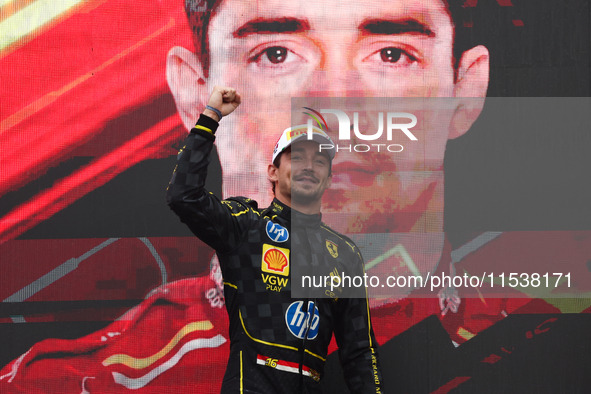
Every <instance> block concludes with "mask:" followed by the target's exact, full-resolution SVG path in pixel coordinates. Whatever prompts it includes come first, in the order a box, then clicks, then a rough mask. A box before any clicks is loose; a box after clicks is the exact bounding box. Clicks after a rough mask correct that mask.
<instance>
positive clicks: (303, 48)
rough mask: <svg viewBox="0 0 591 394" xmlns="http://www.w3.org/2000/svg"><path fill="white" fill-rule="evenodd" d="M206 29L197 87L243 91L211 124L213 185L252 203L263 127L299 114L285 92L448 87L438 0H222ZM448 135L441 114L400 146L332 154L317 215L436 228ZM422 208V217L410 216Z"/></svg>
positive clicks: (448, 27)
mask: <svg viewBox="0 0 591 394" xmlns="http://www.w3.org/2000/svg"><path fill="white" fill-rule="evenodd" d="M208 39H209V48H210V67H209V70H210V75H209V77H208V78H207V90H206V92H204V94H203V95H206V94H207V93H208V92H210V91H211V89H212V87H213V86H215V85H224V86H231V87H234V88H236V90H237V91H238V92H240V94H241V95H242V98H243V100H242V105H241V106H240V107H239V108H238V110H237V111H235V112H234V113H233V114H232V115H231V116H228V117H227V118H225V119H224V120H223V121H222V122H221V128H220V130H219V131H218V132H217V147H218V154H219V157H220V161H221V164H222V169H223V194H224V196H226V197H227V196H231V195H248V196H250V197H252V198H255V199H257V200H258V201H259V203H261V205H265V204H266V203H268V202H270V200H271V198H272V194H271V192H270V190H269V187H268V181H267V177H266V167H267V163H268V160H269V158H270V156H271V155H272V151H273V147H274V143H275V141H276V140H277V134H276V132H274V131H275V130H281V129H284V128H286V127H289V126H292V125H295V124H299V123H305V119H301V120H298V119H292V117H291V98H292V97H452V96H454V94H455V93H456V91H455V87H456V84H455V83H454V69H453V61H452V39H453V26H452V22H451V19H450V17H449V15H448V14H447V11H446V9H445V7H444V4H443V2H442V1H441V0H400V1H396V2H387V1H383V0H366V1H349V2H342V1H337V0H327V1H322V2H316V3H310V2H303V1H291V2H285V1H282V0H258V1H257V2H254V3H253V1H246V0H226V1H224V2H222V4H221V5H220V7H219V8H218V9H217V12H216V14H215V15H214V17H213V18H212V20H211V22H210V25H209V30H208ZM487 67H488V66H487ZM487 78H488V77H487ZM177 104H178V101H177ZM197 110H199V109H197ZM192 120H193V119H192ZM186 123H189V122H186ZM191 126H192V125H189V127H191ZM367 127H368V129H370V128H371V127H373V125H371V124H370V125H368V126H367ZM370 130H371V129H370ZM448 135H449V133H448V128H447V125H445V124H444V125H442V126H441V127H439V128H437V129H430V130H422V134H421V135H420V136H419V142H418V143H415V144H414V145H412V147H410V146H409V147H408V149H405V151H404V152H401V153H385V154H367V153H355V152H352V153H348V152H347V153H346V154H341V153H339V154H337V156H336V158H335V160H334V162H333V165H334V167H333V172H334V174H335V176H334V179H333V187H332V188H331V189H329V191H328V192H327V196H325V198H324V200H323V202H324V204H323V213H324V214H325V218H326V219H327V222H328V223H329V224H331V225H333V226H335V227H336V228H337V229H338V230H340V231H343V232H347V231H348V232H364V231H365V232H380V231H384V232H409V231H413V232H414V231H419V232H423V231H441V230H442V223H443V206H442V204H443V172H442V166H443V156H444V151H445V144H446V141H447V139H448ZM351 142H352V143H355V141H351ZM399 142H402V141H396V140H395V141H392V142H391V143H399ZM429 211H430V212H431V213H432V215H431V218H432V220H431V219H430V220H421V219H422V218H424V216H425V212H429ZM336 213H338V214H339V215H338V216H339V218H338V219H336V222H335V221H331V215H332V214H336ZM343 213H344V214H345V216H347V215H348V216H347V217H346V218H345V219H344V220H343V219H342V217H343V216H342V214H343ZM400 213H404V214H402V215H400ZM332 217H335V215H333V216H332ZM401 218H402V219H401ZM429 223H435V225H433V226H431V225H430V224H429Z"/></svg>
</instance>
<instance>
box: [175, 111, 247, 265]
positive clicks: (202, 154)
mask: <svg viewBox="0 0 591 394" xmlns="http://www.w3.org/2000/svg"><path fill="white" fill-rule="evenodd" d="M217 127H218V123H217V122H216V121H214V120H213V119H211V118H209V117H207V116H205V115H201V117H200V118H199V121H198V122H197V124H196V125H195V127H193V129H191V132H190V133H189V135H188V136H187V138H186V139H185V142H184V147H183V148H182V149H181V150H180V151H179V154H178V156H177V165H176V168H175V169H174V173H173V174H172V178H171V180H170V183H169V185H168V189H167V193H166V200H167V202H168V205H169V206H170V208H171V209H172V210H173V211H174V212H175V213H176V214H177V215H178V216H179V218H180V219H181V221H182V222H183V223H185V224H186V225H187V226H188V227H189V229H190V230H191V231H192V232H193V234H195V235H196V236H197V237H198V238H199V239H201V240H202V241H203V242H205V243H206V244H208V245H209V246H211V247H212V248H214V249H215V250H216V251H217V252H218V253H221V254H223V253H227V252H229V251H232V250H234V249H235V248H237V247H238V246H239V245H240V242H241V241H242V240H243V239H244V237H243V236H242V235H243V233H244V232H245V231H246V229H247V228H248V224H249V218H252V216H253V215H256V216H258V212H257V211H256V202H254V201H252V200H249V199H245V198H236V199H229V200H224V201H220V200H219V199H218V198H217V197H216V196H215V195H214V194H213V193H211V192H209V191H207V190H206V189H205V179H206V177H207V167H208V165H209V163H210V153H211V149H212V148H213V142H214V141H215V134H214V133H215V131H216V129H217Z"/></svg>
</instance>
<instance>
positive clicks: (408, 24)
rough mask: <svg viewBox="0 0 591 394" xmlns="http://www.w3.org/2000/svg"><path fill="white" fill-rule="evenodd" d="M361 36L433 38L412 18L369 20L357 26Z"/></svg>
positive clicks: (421, 23) (428, 29)
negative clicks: (413, 35) (420, 36)
mask: <svg viewBox="0 0 591 394" xmlns="http://www.w3.org/2000/svg"><path fill="white" fill-rule="evenodd" d="M359 30H360V31H361V33H362V34H375V35H397V34H418V35H423V36H426V37H435V33H434V32H433V31H432V30H431V29H430V28H429V26H428V25H426V24H425V23H423V22H420V21H418V20H417V19H414V18H405V19H394V20H388V19H369V20H366V21H363V22H362V23H361V25H359Z"/></svg>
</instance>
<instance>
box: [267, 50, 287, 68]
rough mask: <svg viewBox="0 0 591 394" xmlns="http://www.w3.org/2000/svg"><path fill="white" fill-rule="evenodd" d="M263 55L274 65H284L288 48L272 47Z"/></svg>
mask: <svg viewBox="0 0 591 394" xmlns="http://www.w3.org/2000/svg"><path fill="white" fill-rule="evenodd" d="M262 55H263V56H266V57H267V59H268V60H269V61H270V62H271V63H273V64H278V63H283V62H284V61H285V59H287V48H283V47H271V48H268V49H266V50H264V51H263V54H262Z"/></svg>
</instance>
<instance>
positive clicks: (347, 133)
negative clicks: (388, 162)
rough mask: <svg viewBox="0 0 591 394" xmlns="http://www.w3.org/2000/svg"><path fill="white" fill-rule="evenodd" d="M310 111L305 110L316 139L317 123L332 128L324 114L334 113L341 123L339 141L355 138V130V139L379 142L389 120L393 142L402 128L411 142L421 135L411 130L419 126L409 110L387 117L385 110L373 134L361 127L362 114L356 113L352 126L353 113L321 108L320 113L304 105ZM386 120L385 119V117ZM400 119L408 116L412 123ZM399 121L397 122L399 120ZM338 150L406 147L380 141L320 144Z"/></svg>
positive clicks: (388, 150)
mask: <svg viewBox="0 0 591 394" xmlns="http://www.w3.org/2000/svg"><path fill="white" fill-rule="evenodd" d="M302 108H304V109H306V110H308V111H310V112H304V114H306V115H309V116H310V118H311V119H308V139H309V140H311V139H312V133H313V128H312V127H313V125H314V122H315V123H316V124H317V127H319V128H320V129H321V130H323V131H325V132H326V131H327V130H328V125H327V123H326V119H325V118H324V116H322V114H333V115H335V116H336V117H337V120H338V124H339V136H338V140H339V142H341V141H351V130H353V133H354V134H355V138H356V140H357V141H359V140H362V141H375V140H378V139H379V138H381V137H382V135H383V134H384V122H385V123H386V139H387V140H388V141H392V135H393V134H394V131H401V132H402V133H404V135H406V137H408V139H409V140H411V141H417V137H415V135H414V134H413V133H412V132H411V131H410V129H411V128H413V127H414V126H416V125H417V117H416V116H414V115H413V114H411V113H408V112H388V113H386V116H384V113H383V112H379V113H378V130H377V131H376V132H375V133H373V134H367V133H366V134H364V133H362V132H361V131H360V130H359V113H358V112H353V125H351V119H350V118H349V115H347V114H346V113H345V112H343V111H341V110H338V109H321V110H320V112H318V111H316V110H314V109H312V108H309V107H302ZM384 119H385V120H384ZM400 119H407V120H410V122H406V123H399V120H400ZM395 120H396V122H395ZM333 148H334V149H336V151H337V152H339V151H347V152H369V151H374V152H391V153H398V152H402V151H403V150H404V147H403V146H402V145H400V144H377V143H373V144H370V143H367V144H348V145H347V144H336V145H330V144H320V148H319V149H320V150H321V151H322V149H333Z"/></svg>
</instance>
